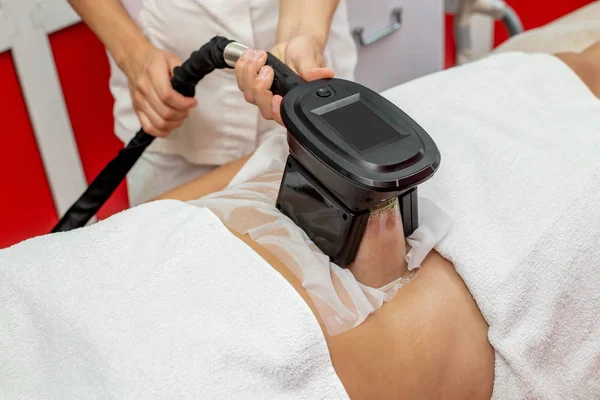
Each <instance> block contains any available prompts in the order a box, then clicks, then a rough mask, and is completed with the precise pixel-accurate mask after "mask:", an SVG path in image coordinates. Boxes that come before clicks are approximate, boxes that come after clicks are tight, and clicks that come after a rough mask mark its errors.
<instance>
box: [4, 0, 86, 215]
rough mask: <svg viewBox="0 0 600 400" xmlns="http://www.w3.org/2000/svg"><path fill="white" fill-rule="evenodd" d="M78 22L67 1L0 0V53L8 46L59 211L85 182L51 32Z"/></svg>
mask: <svg viewBox="0 0 600 400" xmlns="http://www.w3.org/2000/svg"><path fill="white" fill-rule="evenodd" d="M77 22H79V18H78V16H77V15H76V14H75V12H74V11H73V10H72V9H71V7H70V6H69V5H68V3H67V2H66V1H64V0H43V1H40V0H0V52H3V51H7V50H10V51H11V53H12V58H13V61H14V63H15V68H16V71H17V75H18V77H19V82H20V84H21V90H22V92H23V96H24V98H25V102H26V104H27V110H28V113H29V118H30V120H31V124H32V126H33V130H34V133H35V138H36V141H37V145H38V149H39V152H40V154H41V158H42V161H43V164H44V169H45V172H46V177H47V179H48V183H49V186H50V190H51V192H52V196H53V199H54V204H55V207H56V211H57V213H58V214H59V215H63V214H64V212H65V211H67V209H68V208H69V207H70V206H71V204H72V203H73V201H75V200H76V199H77V198H78V197H79V195H80V194H81V193H82V192H83V191H84V190H85V188H86V187H87V181H86V179H85V174H84V171H83V166H82V164H81V160H80V158H79V151H78V149H77V144H76V142H75V137H74V135H73V129H72V127H71V121H70V119H69V114H68V111H67V107H66V104H65V101H64V98H63V92H62V88H61V84H60V81H59V77H58V74H57V71H56V66H55V63H54V56H53V54H52V49H51V48H50V43H49V40H48V35H49V34H51V33H52V32H55V31H57V30H60V29H63V28H66V27H68V26H70V25H72V24H74V23H77Z"/></svg>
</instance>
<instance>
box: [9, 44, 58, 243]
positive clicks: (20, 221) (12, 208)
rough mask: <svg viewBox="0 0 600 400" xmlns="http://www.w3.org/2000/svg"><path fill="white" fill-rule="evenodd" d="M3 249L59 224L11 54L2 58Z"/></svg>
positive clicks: (45, 231)
mask: <svg viewBox="0 0 600 400" xmlns="http://www.w3.org/2000/svg"><path fill="white" fill-rule="evenodd" d="M0 121H2V125H1V127H0V132H1V133H2V139H3V141H2V142H3V146H2V147H1V148H0V188H2V189H1V190H0V193H1V195H0V248H4V247H8V246H10V245H13V244H15V243H17V242H20V241H22V240H24V239H28V238H30V237H33V236H38V235H41V234H44V233H47V232H48V231H50V229H52V226H53V225H54V224H55V223H56V222H57V216H56V211H55V207H54V202H53V200H52V194H51V192H50V188H49V187H48V183H47V180H46V174H45V172H44V167H43V164H42V161H41V159H40V154H39V152H38V148H37V143H36V141H35V136H34V133H33V128H32V126H31V123H30V121H29V115H28V113H27V107H26V106H25V101H24V99H23V95H22V93H21V87H20V84H19V80H18V77H17V74H16V71H15V67H14V64H13V61H12V57H11V54H10V53H9V52H5V53H2V54H0Z"/></svg>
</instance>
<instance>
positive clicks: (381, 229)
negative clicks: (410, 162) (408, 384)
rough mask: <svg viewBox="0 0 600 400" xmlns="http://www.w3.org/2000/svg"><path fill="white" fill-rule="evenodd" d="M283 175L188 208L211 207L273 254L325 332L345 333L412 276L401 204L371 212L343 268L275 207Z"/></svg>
mask: <svg viewBox="0 0 600 400" xmlns="http://www.w3.org/2000/svg"><path fill="white" fill-rule="evenodd" d="M282 170H283V167H282V166H276V168H273V167H271V168H267V169H265V170H262V171H261V173H260V174H258V175H255V176H254V177H248V179H246V180H244V181H243V182H238V183H235V184H233V185H230V186H229V187H227V188H226V189H224V190H222V191H220V192H218V193H214V194H211V195H208V196H205V197H202V198H200V199H198V200H194V201H191V202H190V204H193V205H196V206H199V207H207V208H208V209H210V210H211V211H212V212H213V213H214V214H215V215H216V216H217V217H219V218H220V219H221V221H223V223H224V224H225V226H227V227H228V228H230V229H232V230H234V231H236V232H238V233H240V234H248V235H249V236H250V237H251V238H252V240H254V241H255V242H256V243H258V244H259V245H261V246H262V247H263V248H265V249H266V250H268V251H269V252H271V254H273V255H274V256H275V257H276V258H277V259H278V260H279V261H280V262H281V263H282V264H283V265H284V266H285V267H286V268H288V269H289V270H290V271H291V272H292V273H293V274H294V276H296V278H298V280H299V281H300V282H302V286H303V287H304V288H305V289H306V291H307V293H308V294H309V296H310V298H311V300H312V302H313V304H314V306H315V309H316V310H317V312H318V314H319V317H320V318H321V320H322V321H323V323H324V325H325V328H326V330H327V333H328V334H329V335H332V336H333V335H337V334H340V333H343V332H345V331H347V330H349V329H352V328H354V327H356V326H358V325H360V324H361V323H362V322H363V321H364V320H365V319H366V318H367V317H368V316H369V315H370V314H372V313H373V312H375V311H376V310H377V309H379V308H380V307H381V306H382V305H383V303H384V302H386V301H389V300H391V299H392V298H393V296H394V295H395V294H396V292H397V290H398V289H399V288H400V287H401V286H402V285H404V284H406V283H407V282H409V281H410V279H411V278H412V277H413V275H414V272H410V271H408V269H407V267H406V261H405V255H406V251H407V249H406V245H405V239H404V233H403V228H402V221H401V218H400V212H399V204H398V201H397V200H393V201H390V202H387V203H385V204H382V205H380V206H379V207H377V208H376V209H374V210H372V211H371V215H370V218H369V221H368V223H367V227H366V230H365V234H364V235H363V238H362V241H361V243H360V246H359V250H358V252H357V257H356V259H355V261H354V262H353V263H352V264H351V265H350V266H349V268H341V267H339V266H338V265H336V264H334V263H332V262H330V261H329V257H328V256H326V255H325V254H323V252H322V251H321V250H319V249H318V248H317V246H315V244H314V243H313V242H312V241H311V240H310V239H309V238H308V236H307V235H306V233H305V232H304V231H303V230H302V229H300V228H299V227H298V226H297V225H296V224H294V223H293V222H292V221H291V220H290V219H289V218H288V217H286V216H285V215H283V214H282V213H281V212H280V211H279V210H278V209H277V208H276V207H275V202H276V200H277V194H278V192H279V185H280V183H281V178H282ZM240 279H243V277H240Z"/></svg>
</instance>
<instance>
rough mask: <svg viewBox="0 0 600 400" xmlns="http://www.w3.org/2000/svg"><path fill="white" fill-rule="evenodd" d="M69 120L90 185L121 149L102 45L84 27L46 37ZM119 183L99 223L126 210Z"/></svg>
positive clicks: (126, 204)
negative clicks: (50, 47)
mask: <svg viewBox="0 0 600 400" xmlns="http://www.w3.org/2000/svg"><path fill="white" fill-rule="evenodd" d="M50 44H51V46H52V51H53V53H54V59H55V63H56V68H57V70H58V75H59V77H60V81H61V85H62V89H63V93H64V96H65V101H66V103H67V108H68V110H69V117H70V119H71V124H72V126H73V131H74V133H75V139H76V141H77V146H78V148H79V154H80V156H81V160H82V163H83V168H84V171H85V175H86V178H87V180H88V182H91V181H92V179H93V178H95V177H96V175H97V174H98V173H99V172H100V171H101V170H102V168H103V167H104V166H105V165H106V163H108V162H109V161H110V160H111V159H112V158H113V157H114V156H115V155H116V154H117V152H118V151H119V149H121V148H122V147H123V143H122V142H121V141H120V140H119V139H118V138H117V137H116V136H115V135H114V126H113V115H112V110H113V102H114V101H113V98H112V95H111V93H110V90H109V88H108V80H109V78H110V67H109V64H108V59H107V58H106V52H105V50H104V47H103V45H102V43H101V42H100V41H99V40H98V39H97V38H96V36H95V35H94V34H93V33H92V31H91V30H90V29H89V28H88V27H87V26H86V25H84V24H77V25H73V26H71V27H69V28H66V29H63V30H61V31H58V32H56V33H54V34H52V35H51V36H50ZM128 204H129V203H128V200H127V189H126V185H125V183H122V184H121V185H120V186H119V188H118V189H117V191H116V192H115V194H114V195H113V196H112V197H111V198H110V199H109V200H108V202H107V203H106V204H105V205H104V207H103V208H102V209H101V210H100V212H99V213H98V217H99V218H100V219H103V218H107V217H108V216H110V215H112V214H114V213H115V212H118V211H122V210H124V209H125V208H127V207H128Z"/></svg>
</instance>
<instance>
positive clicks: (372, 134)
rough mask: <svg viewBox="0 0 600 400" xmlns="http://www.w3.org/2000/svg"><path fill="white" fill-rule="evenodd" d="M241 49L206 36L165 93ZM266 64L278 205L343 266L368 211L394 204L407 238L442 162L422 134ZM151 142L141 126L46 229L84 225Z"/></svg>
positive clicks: (361, 102) (347, 95)
mask: <svg viewBox="0 0 600 400" xmlns="http://www.w3.org/2000/svg"><path fill="white" fill-rule="evenodd" d="M245 49H246V46H243V45H241V44H239V43H237V42H234V41H231V40H228V39H225V38H222V37H215V38H213V39H212V40H211V41H210V42H209V43H207V44H206V45H205V46H203V47H202V48H201V49H200V50H198V51H197V52H195V53H194V54H192V56H191V57H190V59H188V60H187V61H186V62H184V63H183V65H182V66H181V67H178V68H176V69H175V71H174V76H173V79H172V84H173V87H174V88H175V90H177V91H179V92H180V93H182V94H184V95H186V96H193V95H194V88H195V85H196V84H197V83H198V82H199V81H200V80H201V79H202V77H204V76H205V75H206V74H208V73H210V72H211V71H212V70H214V69H217V68H233V67H234V66H235V62H236V61H237V59H238V58H239V57H240V55H241V54H242V52H243V51H244V50H245ZM267 65H270V66H271V67H272V68H273V70H274V72H275V78H274V81H273V85H272V88H271V90H272V92H273V93H274V94H279V95H281V96H283V101H282V102H281V110H280V111H281V117H282V120H283V122H284V125H285V127H286V128H287V130H288V134H287V137H288V144H289V150H290V153H289V156H288V159H287V163H286V168H285V171H284V174H283V179H282V181H281V186H280V189H279V194H278V197H277V201H276V204H275V205H276V207H277V208H278V209H279V210H281V212H282V213H284V214H285V215H286V216H288V217H289V218H290V219H291V220H293V221H294V222H295V223H296V224H297V225H298V226H299V227H300V228H302V229H303V230H304V231H305V232H306V234H307V235H308V237H309V238H310V239H311V240H312V241H313V242H314V243H315V244H316V245H317V247H319V248H320V249H321V251H323V252H324V253H325V254H327V255H328V256H329V257H330V259H331V260H332V262H334V263H336V264H338V265H339V266H341V267H346V266H348V265H349V264H350V263H352V261H353V260H354V258H355V256H356V252H357V251H358V246H359V244H360V241H361V239H362V236H363V233H364V230H365V228H366V224H367V220H368V218H369V214H370V210H371V209H373V208H374V207H376V206H377V205H379V204H381V203H383V202H385V201H388V200H390V199H393V198H398V199H399V204H400V212H401V217H402V223H403V225H404V234H405V236H408V235H410V234H411V233H412V232H413V231H414V230H415V229H416V228H417V227H418V198H417V186H418V185H419V184H421V183H423V182H424V181H426V180H427V179H429V178H431V177H432V176H433V174H434V173H435V172H436V170H437V169H438V167H439V165H440V160H441V156H440V152H439V150H438V148H437V146H436V145H435V143H434V141H433V140H432V138H431V137H430V136H429V135H428V134H427V132H425V131H424V130H423V128H421V126H419V125H418V124H417V123H416V122H415V121H414V120H413V119H412V118H411V117H409V116H408V115H407V114H406V113H404V112H403V111H402V110H400V109H399V108H398V107H396V106H395V105H394V104H392V103H391V102H390V101H388V100H387V99H385V98H384V97H382V96H381V95H379V94H378V93H376V92H374V91H372V90H370V89H368V88H366V87H364V86H362V85H360V84H357V83H355V82H351V81H346V80H342V79H335V78H334V79H321V80H317V81H312V82H305V81H303V80H302V79H301V78H300V77H299V76H298V75H297V74H296V73H295V72H293V71H292V70H291V69H290V68H289V67H287V66H286V65H285V64H284V63H283V62H281V61H280V60H279V59H277V58H276V57H275V56H273V55H272V54H270V53H269V54H268V60H267ZM152 140H153V137H152V136H150V135H148V134H146V133H145V132H143V130H140V132H138V134H137V135H136V137H135V138H134V139H133V140H132V141H131V142H130V143H129V144H128V145H127V147H126V148H125V149H123V150H122V151H121V152H120V154H119V155H118V156H117V157H116V158H115V159H114V160H113V161H111V163H110V164H109V165H108V166H107V168H105V170H103V171H102V172H101V173H100V175H99V176H98V178H96V180H94V181H93V182H92V184H91V185H90V187H89V188H88V190H87V191H86V192H85V193H84V194H83V195H82V196H81V198H80V199H79V200H78V201H77V202H76V203H75V204H74V205H73V206H72V207H71V209H69V211H67V213H66V214H65V216H63V218H62V219H61V221H60V222H59V224H58V225H57V226H56V227H55V228H54V230H53V232H58V231H65V230H70V229H73V228H77V227H81V226H83V225H85V224H86V223H87V222H88V221H89V220H90V219H91V218H92V216H93V215H94V214H95V213H96V212H97V211H98V209H99V208H100V206H102V204H103V203H104V202H105V201H106V200H107V199H108V197H109V196H110V195H111V194H112V192H113V191H114V190H115V189H116V187H117V186H118V184H119V183H120V182H121V181H122V180H123V179H124V178H125V175H126V174H127V172H128V171H129V169H130V168H131V167H132V166H133V164H134V163H135V161H136V160H137V159H138V158H139V157H140V156H141V154H142V152H143V150H144V149H145V148H146V147H147V146H148V145H149V144H150V143H151V142H152ZM107 170H108V172H107ZM105 172H106V173H105Z"/></svg>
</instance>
